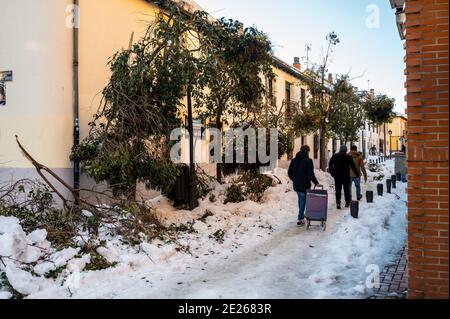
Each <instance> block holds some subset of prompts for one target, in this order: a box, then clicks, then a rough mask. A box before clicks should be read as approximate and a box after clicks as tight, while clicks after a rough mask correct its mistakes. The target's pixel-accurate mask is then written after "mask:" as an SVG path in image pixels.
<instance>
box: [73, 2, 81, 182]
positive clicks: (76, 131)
mask: <svg viewBox="0 0 450 319" xmlns="http://www.w3.org/2000/svg"><path fill="white" fill-rule="evenodd" d="M78 8H79V3H78V0H73V10H74V13H73V14H74V16H73V17H74V26H73V121H74V122H73V146H74V147H75V146H78V145H79V144H80V121H79V88H78V19H79V16H78V14H79V9H78ZM73 188H74V189H75V190H78V189H79V188H80V162H79V160H78V159H74V161H73Z"/></svg>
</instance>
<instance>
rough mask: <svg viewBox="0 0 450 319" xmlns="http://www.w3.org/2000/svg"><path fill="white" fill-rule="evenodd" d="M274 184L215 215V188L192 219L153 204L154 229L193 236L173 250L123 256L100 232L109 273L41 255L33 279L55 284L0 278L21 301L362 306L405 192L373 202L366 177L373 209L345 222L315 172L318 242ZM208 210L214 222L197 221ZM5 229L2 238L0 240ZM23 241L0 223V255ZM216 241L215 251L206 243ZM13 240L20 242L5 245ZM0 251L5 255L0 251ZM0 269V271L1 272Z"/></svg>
mask: <svg viewBox="0 0 450 319" xmlns="http://www.w3.org/2000/svg"><path fill="white" fill-rule="evenodd" d="M393 164H394V162H393V161H388V162H385V163H383V164H382V170H381V171H382V172H381V173H384V174H385V175H386V176H390V175H392V173H393V166H394V165H393ZM274 174H275V175H276V176H277V177H278V178H279V179H280V180H281V182H282V183H281V185H277V186H276V187H273V188H270V189H269V190H267V192H266V194H265V195H264V197H263V201H262V203H255V202H252V201H245V202H242V203H236V204H227V205H224V204H223V202H224V198H225V191H226V187H227V185H216V190H215V195H216V199H217V200H216V201H215V202H214V203H211V202H210V201H209V200H208V199H206V200H204V201H202V202H201V205H200V207H199V208H197V209H196V210H194V211H193V212H188V211H178V210H176V209H174V208H173V207H172V206H171V205H170V202H169V201H168V200H167V199H166V198H165V197H162V196H160V197H158V198H156V199H154V200H153V201H152V205H153V206H154V208H155V210H156V212H157V214H158V216H159V218H160V219H161V221H162V222H163V223H164V224H166V225H171V224H177V225H181V224H184V225H188V224H193V226H192V228H193V230H194V231H193V232H186V233H180V234H179V235H178V237H177V238H176V240H175V241H162V240H153V241H151V242H146V241H143V242H142V243H141V244H140V245H137V246H129V245H126V244H124V243H123V241H122V240H121V238H120V236H110V235H107V233H108V232H107V231H106V230H105V231H100V233H101V234H102V235H100V236H99V240H106V245H104V247H103V246H102V247H99V248H98V249H97V252H98V253H99V254H101V255H102V256H104V257H105V258H106V259H107V260H108V262H111V263H112V262H116V263H117V265H116V266H115V267H113V268H109V269H106V270H101V271H95V272H94V271H90V272H88V271H83V269H84V267H85V266H86V264H87V263H89V261H90V255H84V256H81V258H79V257H80V256H79V249H76V248H69V249H65V250H63V251H60V252H56V251H50V252H47V253H48V254H50V256H49V257H48V258H47V260H46V261H45V260H42V261H40V262H38V264H37V265H36V266H35V267H34V271H35V272H36V274H37V275H40V276H42V275H43V274H45V273H46V272H48V271H49V270H53V269H55V268H56V267H58V266H57V265H59V266H64V265H67V267H66V270H65V273H63V275H62V276H61V277H62V278H58V279H57V280H48V281H46V282H45V283H44V282H41V281H39V280H40V278H41V277H36V276H37V275H34V276H33V278H30V277H29V276H31V274H29V275H26V274H25V273H23V272H26V271H25V270H21V269H18V265H17V264H15V266H16V267H17V268H11V269H13V270H11V269H10V270H8V272H9V273H10V275H11V277H12V278H13V281H14V285H13V286H14V287H15V289H16V290H17V288H19V289H21V290H22V291H26V292H27V293H26V295H27V296H28V298H125V299H126V298H177V299H178V298H180V299H186V298H193V299H200V298H202V299H204V298H232V299H236V298H238V299H240V298H250V299H252V298H256V299H258V298H268V299H272V298H285V299H293V298H366V297H368V296H369V295H370V294H371V290H370V289H369V288H367V287H366V284H365V283H366V281H367V278H368V277H369V275H371V273H370V269H373V266H376V267H375V268H378V269H380V270H381V269H383V268H384V266H385V265H387V264H389V263H391V262H392V261H393V260H394V259H395V256H396V254H397V252H398V251H399V250H400V249H401V248H402V247H403V245H404V243H405V240H406V218H405V214H406V205H405V202H406V194H405V189H406V184H403V183H400V184H398V187H397V189H395V190H394V191H396V192H397V194H385V195H384V197H377V196H376V185H377V183H379V182H377V181H374V177H376V176H377V175H379V174H380V173H372V172H369V182H368V183H366V184H364V183H363V185H362V187H363V193H364V194H365V192H366V190H373V191H374V193H375V198H374V200H375V202H374V203H373V204H369V203H366V202H364V201H362V202H361V203H360V217H359V219H353V218H352V217H351V216H350V212H349V210H348V209H347V210H340V211H338V210H336V209H335V202H334V201H335V200H334V187H333V181H332V178H331V177H330V176H329V174H326V173H324V172H319V171H317V172H316V175H317V178H318V179H319V181H320V183H321V184H323V185H324V186H325V188H326V189H328V191H329V220H328V223H327V224H328V225H327V226H328V227H327V231H326V232H324V231H322V229H321V228H320V227H317V228H316V227H312V228H311V229H310V230H309V231H307V230H306V229H305V228H299V227H297V225H296V218H297V211H298V208H297V195H296V194H295V192H293V191H292V183H291V182H290V181H289V179H288V177H287V172H286V170H283V169H277V170H276V171H275V172H274ZM396 195H398V196H399V199H398V198H397V196H396ZM207 210H209V211H210V212H211V213H212V214H213V215H212V216H210V217H208V218H206V219H205V220H204V221H202V220H199V219H200V218H201V217H202V216H203V215H204V214H205V212H206V211H207ZM5 225H9V226H5ZM2 227H3V228H2ZM5 227H6V228H7V229H9V231H8V232H6V231H5V232H3V233H2V232H1V230H2V229H4V228H5ZM22 232H23V230H22V229H21V228H20V225H19V227H17V221H12V220H5V219H3V220H2V219H0V236H2V235H3V234H10V235H9V236H10V237H8V238H10V239H8V240H7V241H6V243H7V245H5V247H6V248H7V249H9V251H10V252H11V249H12V251H13V252H16V250H20V249H23V250H26V251H28V248H26V247H25V246H23V244H22V242H23V241H25V242H26V241H27V240H28V241H29V242H32V241H33V240H34V239H36V240H37V241H40V242H43V241H44V240H45V238H44V236H43V232H40V233H36V234H34V235H32V234H33V233H32V234H30V235H28V238H27V237H26V236H25V234H22ZM220 233H223V234H224V235H223V238H222V239H223V241H222V240H221V238H216V237H215V236H214V235H215V234H216V235H217V234H220ZM11 234H12V235H14V236H16V237H14V236H12V237H11ZM39 234H40V236H38V235H39ZM22 235H23V236H22ZM13 237H14V238H19V241H18V242H15V243H14V241H13V240H12V239H11V238H13ZM30 237H31V238H30ZM0 243H1V244H0V249H4V247H3V246H4V244H3V241H0ZM27 253H28V252H27ZM17 254H19V255H20V254H21V253H20V252H19V253H17V252H16V255H17ZM0 255H2V254H0ZM8 264H10V261H8ZM1 267H2V266H1V263H0V272H1V271H2V268H1ZM7 268H8V267H7ZM8 269H9V268H8ZM8 278H9V276H8ZM24 278H27V279H29V280H31V279H33V280H35V279H36V278H37V279H39V280H38V282H37V283H33V280H31V281H30V283H31V284H30V287H26V285H25V284H23V283H24ZM16 287H17V288H16ZM68 288H69V289H68ZM0 290H1V288H0ZM0 293H1V291H0ZM3 295H4V296H5V294H3ZM6 296H7V295H6ZM0 297H1V295H0Z"/></svg>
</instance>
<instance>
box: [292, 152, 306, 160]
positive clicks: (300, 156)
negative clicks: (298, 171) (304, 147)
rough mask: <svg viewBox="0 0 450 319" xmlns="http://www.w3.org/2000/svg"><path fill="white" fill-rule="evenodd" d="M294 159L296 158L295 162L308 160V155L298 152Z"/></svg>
mask: <svg viewBox="0 0 450 319" xmlns="http://www.w3.org/2000/svg"><path fill="white" fill-rule="evenodd" d="M295 158H296V159H297V160H304V159H306V158H309V155H308V153H306V152H302V151H300V152H298V153H297V156H296V157H295Z"/></svg>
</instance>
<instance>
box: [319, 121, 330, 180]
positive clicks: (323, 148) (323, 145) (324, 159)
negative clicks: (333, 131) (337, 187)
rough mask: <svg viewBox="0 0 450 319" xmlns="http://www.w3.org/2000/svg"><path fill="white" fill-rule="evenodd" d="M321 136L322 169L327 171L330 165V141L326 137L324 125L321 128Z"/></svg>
mask: <svg viewBox="0 0 450 319" xmlns="http://www.w3.org/2000/svg"><path fill="white" fill-rule="evenodd" d="M319 136H320V142H319V147H320V153H319V155H320V169H321V170H322V171H324V172H325V171H326V169H327V167H328V158H327V146H328V143H327V142H328V141H327V139H326V138H325V129H324V128H323V126H322V127H321V128H320V130H319Z"/></svg>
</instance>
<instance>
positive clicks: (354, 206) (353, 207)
mask: <svg viewBox="0 0 450 319" xmlns="http://www.w3.org/2000/svg"><path fill="white" fill-rule="evenodd" d="M350 214H351V215H352V217H353V218H358V216H359V202H357V201H352V203H351V204H350Z"/></svg>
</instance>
